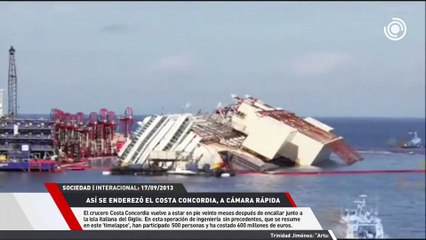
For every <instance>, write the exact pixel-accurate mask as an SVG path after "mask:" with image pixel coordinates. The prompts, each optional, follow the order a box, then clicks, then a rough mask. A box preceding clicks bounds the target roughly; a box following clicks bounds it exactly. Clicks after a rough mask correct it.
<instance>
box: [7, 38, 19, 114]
mask: <svg viewBox="0 0 426 240" xmlns="http://www.w3.org/2000/svg"><path fill="white" fill-rule="evenodd" d="M8 87H9V89H8V97H9V101H8V108H9V116H12V117H14V116H17V115H18V79H17V76H16V65H15V49H14V48H13V46H12V47H10V49H9V79H8Z"/></svg>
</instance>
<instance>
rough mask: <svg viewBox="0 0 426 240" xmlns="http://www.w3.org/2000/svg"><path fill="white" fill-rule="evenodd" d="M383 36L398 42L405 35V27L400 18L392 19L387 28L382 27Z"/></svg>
mask: <svg viewBox="0 0 426 240" xmlns="http://www.w3.org/2000/svg"><path fill="white" fill-rule="evenodd" d="M384 31H385V35H386V37H387V38H389V39H390V40H392V41H399V40H401V39H403V38H404V37H405V34H407V25H405V22H404V21H403V20H402V19H400V18H392V22H390V23H389V24H388V25H387V26H385V27H384Z"/></svg>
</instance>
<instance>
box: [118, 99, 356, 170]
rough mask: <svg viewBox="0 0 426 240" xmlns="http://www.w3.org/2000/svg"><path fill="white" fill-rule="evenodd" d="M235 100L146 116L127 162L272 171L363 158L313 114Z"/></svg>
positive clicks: (124, 155)
mask: <svg viewBox="0 0 426 240" xmlns="http://www.w3.org/2000/svg"><path fill="white" fill-rule="evenodd" d="M233 99H234V103H232V104H231V105H229V106H226V107H223V108H222V107H220V108H217V109H216V111H215V113H214V114H209V115H196V116H194V115H192V114H171V115H156V116H149V117H146V118H145V119H144V120H143V121H141V122H139V123H138V124H139V128H138V129H137V130H136V131H135V133H134V134H133V136H132V137H131V138H129V139H128V140H127V141H126V143H125V144H124V145H123V147H122V148H121V150H120V152H119V154H118V156H119V158H120V163H121V165H122V166H128V165H136V164H137V165H142V166H152V165H153V164H154V165H155V166H156V167H159V168H162V169H168V170H176V169H185V170H186V169H190V170H193V171H197V170H200V169H215V168H221V167H223V166H224V165H226V163H232V166H233V167H234V168H235V169H236V170H250V171H268V170H274V169H276V168H278V167H279V166H282V165H283V164H287V165H288V164H290V165H296V166H306V165H319V164H321V162H323V161H326V160H329V159H330V155H331V153H335V154H336V155H337V156H338V157H339V158H340V159H341V160H342V161H344V162H345V163H346V164H348V165H350V164H353V163H355V162H357V161H360V160H362V157H361V156H360V155H359V154H358V153H357V152H356V151H355V150H354V149H353V148H352V147H350V146H349V145H348V144H347V143H346V142H345V141H344V139H343V138H342V137H340V136H337V135H336V134H334V133H333V128H332V127H330V126H328V125H326V124H324V123H322V122H320V121H318V120H316V119H314V118H311V117H308V118H304V119H302V118H300V117H298V116H296V115H295V114H294V113H291V112H288V111H285V110H283V109H280V108H275V107H272V106H270V105H268V104H265V103H264V102H263V101H261V100H260V99H255V98H252V97H245V98H242V97H238V96H233Z"/></svg>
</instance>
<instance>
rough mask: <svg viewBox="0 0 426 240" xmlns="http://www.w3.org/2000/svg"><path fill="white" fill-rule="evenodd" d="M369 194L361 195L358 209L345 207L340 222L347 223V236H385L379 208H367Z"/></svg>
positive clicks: (366, 237)
mask: <svg viewBox="0 0 426 240" xmlns="http://www.w3.org/2000/svg"><path fill="white" fill-rule="evenodd" d="M366 198H367V195H364V194H363V195H360V196H359V200H356V201H354V203H356V204H357V208H356V209H345V210H344V213H343V214H342V217H341V219H340V222H341V223H342V224H345V225H346V238H357V239H376V238H379V239H380V238H385V236H384V231H383V226H382V223H381V219H380V218H379V217H378V213H377V210H373V209H371V208H370V209H367V201H366Z"/></svg>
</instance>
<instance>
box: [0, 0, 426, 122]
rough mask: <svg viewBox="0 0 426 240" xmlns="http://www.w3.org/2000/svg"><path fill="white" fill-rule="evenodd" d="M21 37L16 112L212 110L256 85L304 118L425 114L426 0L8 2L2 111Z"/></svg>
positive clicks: (1, 44) (2, 40)
mask: <svg viewBox="0 0 426 240" xmlns="http://www.w3.org/2000/svg"><path fill="white" fill-rule="evenodd" d="M394 17H397V18H400V19H402V20H403V21H404V22H405V24H406V26H407V28H406V35H405V37H404V38H403V39H401V40H399V41H391V40H389V39H388V38H387V37H386V36H385V34H384V27H386V26H388V24H389V23H391V21H392V18H394ZM12 45H13V46H14V48H15V49H16V53H15V55H16V64H17V76H18V105H19V107H18V112H19V113H49V112H50V110H51V109H52V108H59V109H62V110H64V111H66V112H70V113H76V112H80V111H81V112H84V113H89V112H92V111H98V110H99V109H100V108H107V109H109V110H113V111H115V112H116V113H117V114H122V113H123V112H124V109H125V108H126V107H128V106H130V107H132V108H133V110H134V112H135V114H159V113H180V112H182V111H183V110H184V107H185V106H186V105H187V106H189V104H187V103H190V106H189V107H188V108H187V109H186V110H187V111H191V112H194V113H196V112H198V110H199V109H202V110H203V111H204V112H210V111H213V110H214V109H215V108H216V106H217V105H218V103H219V102H220V103H222V105H226V104H228V103H231V102H232V99H231V98H230V95H231V94H238V95H240V96H243V95H245V94H249V95H251V96H253V97H257V98H260V99H262V100H264V101H265V102H266V103H268V104H270V105H272V106H276V107H281V108H284V109H286V110H289V111H292V112H295V113H296V114H297V115H302V116H316V117H327V116H328V117H421V118H424V117H425V3H424V2H337V3H335V2H299V3H298V2H157V3H156V2H52V3H50V2H36V3H33V2H0V88H3V89H5V92H4V111H5V112H7V76H8V58H9V52H8V50H9V48H10V46H12Z"/></svg>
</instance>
